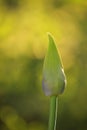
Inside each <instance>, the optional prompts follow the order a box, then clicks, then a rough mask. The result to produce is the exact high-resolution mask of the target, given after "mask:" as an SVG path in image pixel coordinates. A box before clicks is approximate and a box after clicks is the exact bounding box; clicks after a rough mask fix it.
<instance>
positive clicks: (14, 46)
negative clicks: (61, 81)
mask: <svg viewBox="0 0 87 130" xmlns="http://www.w3.org/2000/svg"><path fill="white" fill-rule="evenodd" d="M46 32H51V33H52V34H53V35H54V37H55V41H56V43H57V44H56V45H57V47H58V49H59V50H60V52H61V57H62V60H63V64H64V68H65V73H66V76H67V87H66V90H65V92H64V94H63V95H61V96H60V97H59V102H58V105H59V106H58V120H57V130H87V78H86V77H87V76H86V74H87V1H86V0H36V1H35V0H0V130H47V127H48V117H49V97H46V96H45V95H44V93H43V91H42V68H43V60H44V56H45V54H46V50H47V47H48V39H47V35H46Z"/></svg>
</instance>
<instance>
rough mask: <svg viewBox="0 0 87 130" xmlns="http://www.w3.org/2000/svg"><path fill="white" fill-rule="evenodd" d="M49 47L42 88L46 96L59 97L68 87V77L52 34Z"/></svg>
mask: <svg viewBox="0 0 87 130" xmlns="http://www.w3.org/2000/svg"><path fill="white" fill-rule="evenodd" d="M48 37H49V47H48V51H47V54H46V56H45V60H44V66H43V79H42V87H43V91H44V93H45V95H47V96H53V95H55V96H58V95H59V94H61V93H62V92H63V91H64V89H65V85H66V77H65V74H64V69H63V66H62V62H61V58H60V56H59V53H58V51H57V48H56V45H55V42H54V39H53V38H52V36H51V35H50V34H48Z"/></svg>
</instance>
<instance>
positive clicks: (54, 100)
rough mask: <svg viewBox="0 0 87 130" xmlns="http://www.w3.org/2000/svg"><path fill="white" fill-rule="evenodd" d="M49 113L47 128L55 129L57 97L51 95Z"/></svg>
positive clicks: (49, 129)
mask: <svg viewBox="0 0 87 130" xmlns="http://www.w3.org/2000/svg"><path fill="white" fill-rule="evenodd" d="M50 101H51V102H50V115H49V127H48V130H56V119H57V97H56V96H52V97H51V98H50Z"/></svg>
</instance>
